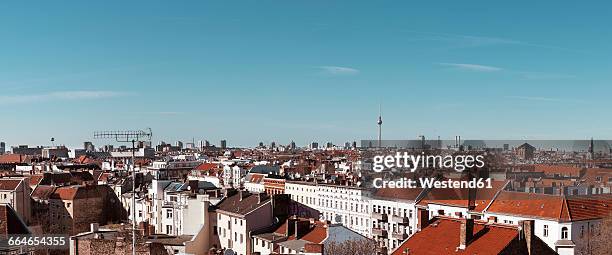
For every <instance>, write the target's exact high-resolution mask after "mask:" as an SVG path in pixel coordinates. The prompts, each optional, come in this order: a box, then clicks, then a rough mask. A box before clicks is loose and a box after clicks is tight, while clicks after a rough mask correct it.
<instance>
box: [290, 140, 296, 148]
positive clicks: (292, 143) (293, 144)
mask: <svg viewBox="0 0 612 255" xmlns="http://www.w3.org/2000/svg"><path fill="white" fill-rule="evenodd" d="M295 148H296V146H295V142H294V141H291V143H290V144H289V149H292V150H295Z"/></svg>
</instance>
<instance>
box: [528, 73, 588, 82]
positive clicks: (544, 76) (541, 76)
mask: <svg viewBox="0 0 612 255" xmlns="http://www.w3.org/2000/svg"><path fill="white" fill-rule="evenodd" d="M521 75H522V76H523V77H524V78H526V79H532V80H559V79H573V78H576V75H571V74H556V73H541V72H521Z"/></svg>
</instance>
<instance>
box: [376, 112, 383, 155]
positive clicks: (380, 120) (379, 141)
mask: <svg viewBox="0 0 612 255" xmlns="http://www.w3.org/2000/svg"><path fill="white" fill-rule="evenodd" d="M382 123H383V122H382V106H381V104H378V121H377V122H376V124H378V148H380V147H381V145H382Z"/></svg>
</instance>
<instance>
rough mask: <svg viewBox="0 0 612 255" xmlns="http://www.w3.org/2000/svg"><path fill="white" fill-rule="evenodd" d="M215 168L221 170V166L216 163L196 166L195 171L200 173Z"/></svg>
mask: <svg viewBox="0 0 612 255" xmlns="http://www.w3.org/2000/svg"><path fill="white" fill-rule="evenodd" d="M215 168H219V165H218V164H215V163H202V164H200V165H198V166H196V167H195V168H194V169H195V170H199V171H210V170H212V169H215Z"/></svg>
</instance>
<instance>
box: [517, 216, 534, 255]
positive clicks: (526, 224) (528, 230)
mask: <svg viewBox="0 0 612 255" xmlns="http://www.w3.org/2000/svg"><path fill="white" fill-rule="evenodd" d="M519 225H520V226H521V228H520V230H519V231H522V233H519V236H521V235H522V236H523V237H524V238H525V243H527V254H529V255H532V254H535V253H534V251H533V250H534V249H533V241H534V239H535V238H534V233H533V232H534V225H535V221H534V220H523V221H521V222H519Z"/></svg>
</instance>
